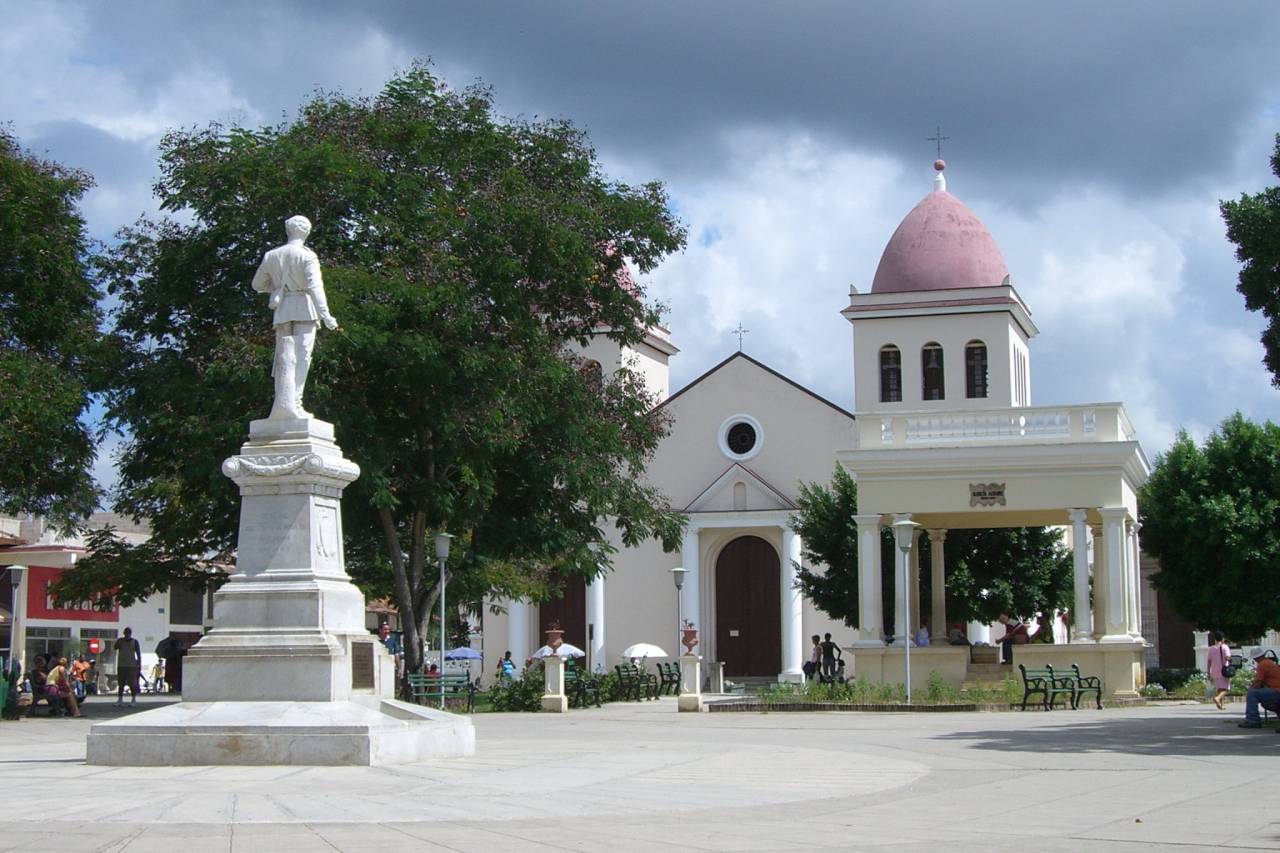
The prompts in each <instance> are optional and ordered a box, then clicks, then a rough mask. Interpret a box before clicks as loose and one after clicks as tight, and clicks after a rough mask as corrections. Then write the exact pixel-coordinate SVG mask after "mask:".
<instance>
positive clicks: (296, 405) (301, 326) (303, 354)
mask: <svg viewBox="0 0 1280 853" xmlns="http://www.w3.org/2000/svg"><path fill="white" fill-rule="evenodd" d="M284 230H285V233H286V234H287V235H288V237H289V242H287V243H285V244H284V245H283V246H277V247H276V248H274V249H272V250H271V251H269V252H267V254H266V255H265V256H264V257H263V258H262V263H261V264H260V265H259V266H258V272H257V273H256V274H255V275H254V277H253V289H254V290H256V291H258V292H260V293H270V294H271V298H270V300H268V303H267V304H268V306H269V307H271V308H272V309H274V310H275V317H274V319H273V320H272V322H273V323H274V324H275V329H276V358H275V363H274V364H273V365H272V367H271V375H272V376H273V377H275V390H276V399H275V404H274V405H272V407H271V414H269V415H267V417H268V419H282V418H310V417H313V416H312V414H311V413H310V412H308V411H307V410H306V409H304V408H302V391H303V389H304V388H305V387H306V384H307V372H308V371H309V370H310V369H311V350H312V348H313V347H314V346H315V342H316V327H317V326H318V325H319V324H320V323H324V325H325V328H327V329H337V328H338V321H337V320H335V319H334V317H333V315H332V314H330V313H329V304H328V303H327V302H326V301H325V298H324V282H323V281H322V280H321V278H320V259H319V258H317V257H316V253H315V252H313V251H311V250H310V249H308V248H307V247H306V246H304V245H303V243H304V242H306V239H307V235H308V234H310V233H311V220H309V219H307V218H306V217H305V216H291V217H289V218H288V219H286V220H285V222H284Z"/></svg>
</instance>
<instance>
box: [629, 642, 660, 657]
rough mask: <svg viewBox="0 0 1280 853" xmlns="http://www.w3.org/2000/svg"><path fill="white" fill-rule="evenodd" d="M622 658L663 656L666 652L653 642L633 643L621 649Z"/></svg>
mask: <svg viewBox="0 0 1280 853" xmlns="http://www.w3.org/2000/svg"><path fill="white" fill-rule="evenodd" d="M622 656H623V657H624V658H665V657H667V653H666V652H664V651H663V650H662V649H661V648H660V647H658V646H655V645H654V644H653V643H635V644H633V645H630V646H627V647H626V648H625V649H623V650H622Z"/></svg>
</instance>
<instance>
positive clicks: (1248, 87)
mask: <svg viewBox="0 0 1280 853" xmlns="http://www.w3.org/2000/svg"><path fill="white" fill-rule="evenodd" d="M144 8H145V12H143V11H139V12H138V13H135V14H130V13H128V12H125V11H124V10H123V9H122V8H121V6H120V5H119V4H100V5H97V6H96V7H95V8H93V9H92V14H94V15H95V16H96V21H95V26H96V28H98V29H101V30H103V31H104V33H109V34H110V36H109V37H108V38H104V39H102V40H101V41H100V42H99V43H100V44H101V45H103V47H101V48H100V52H101V54H102V55H101V57H100V58H101V59H102V60H103V61H114V62H118V63H120V64H121V65H122V66H123V67H125V68H126V73H127V74H129V75H130V77H131V78H132V79H133V81H134V82H135V84H137V85H139V86H142V87H145V86H146V85H148V83H149V82H153V81H158V80H159V79H161V78H162V77H163V76H164V75H165V74H166V73H168V71H169V70H170V69H172V68H173V67H174V63H178V64H181V63H183V62H197V63H200V64H202V65H205V66H209V67H214V68H216V69H218V70H219V71H220V72H222V73H226V74H228V75H230V76H231V77H232V79H233V80H235V82H236V88H237V89H238V90H239V91H241V92H242V93H245V94H246V95H247V96H248V97H249V98H250V99H252V101H253V102H254V105H255V106H256V107H258V108H259V109H260V110H261V112H262V113H263V115H265V116H268V117H269V118H274V117H276V116H278V115H279V114H280V113H281V111H285V110H290V109H292V108H294V107H296V106H297V104H298V103H299V101H300V100H301V98H302V97H303V95H304V94H305V93H306V92H308V91H310V90H311V89H313V88H315V87H317V86H320V87H335V86H341V87H342V88H344V89H347V90H351V89H352V88H355V87H357V86H364V87H367V88H376V86H377V83H378V81H379V79H380V78H378V77H377V76H376V75H369V74H368V69H364V68H361V67H360V61H359V60H358V59H357V58H356V54H354V53H347V52H346V51H349V50H352V49H354V47H355V45H356V44H357V43H358V42H359V41H360V40H361V39H362V38H365V37H367V36H368V35H370V34H371V33H373V32H375V31H378V32H381V33H383V34H385V35H386V37H387V38H388V39H389V40H390V41H391V43H392V44H394V45H395V46H396V47H398V48H400V49H401V50H403V51H405V52H406V53H407V54H408V55H410V56H430V57H434V58H435V59H436V60H438V61H439V63H440V64H441V66H442V67H444V68H459V67H461V68H466V69H468V70H469V71H472V72H474V73H475V74H477V75H478V76H480V77H481V78H482V79H483V80H484V81H485V82H487V83H490V84H492V85H494V87H495V90H496V93H497V96H498V98H499V101H500V103H501V105H502V106H503V107H504V108H505V109H507V110H509V111H511V112H520V113H526V114H527V113H533V112H538V113H542V114H550V115H559V116H566V117H569V118H571V119H573V120H574V121H575V122H576V123H578V124H579V125H581V126H584V127H587V128H588V129H589V130H590V132H591V134H592V138H593V140H595V141H596V143H597V144H598V145H600V146H601V147H602V148H605V149H608V150H610V151H614V152H617V153H619V154H621V155H623V156H628V157H634V158H637V159H640V160H643V161H646V162H648V163H652V164H654V166H655V167H657V168H658V170H659V171H660V173H661V175H662V176H663V177H669V178H675V177H677V176H680V175H685V174H690V173H702V174H705V173H706V171H707V170H708V169H711V170H714V169H715V168H716V164H717V162H719V160H720V158H721V155H722V151H721V149H720V145H719V141H720V139H721V134H722V133H723V132H724V131H725V130H726V129H732V128H737V127H751V126H775V127H777V126H781V127H793V128H802V129H805V130H808V131H810V132H813V133H815V134H818V135H820V136H824V137H828V138H834V139H838V140H841V141H843V142H844V143H845V144H847V145H850V146H853V147H857V148H860V149H863V150H869V151H873V152H880V153H887V154H889V155H891V156H893V157H894V158H896V159H908V160H914V159H922V160H927V159H930V158H931V155H932V150H931V145H930V143H929V142H927V141H926V139H925V137H927V136H929V135H930V134H931V132H932V130H933V127H934V125H935V124H936V123H941V124H942V126H943V131H944V133H946V134H948V135H950V136H951V137H952V140H951V142H949V143H948V144H947V145H946V147H945V149H944V156H948V155H949V156H950V157H951V159H952V161H953V164H954V165H957V166H958V165H959V164H960V163H963V164H964V169H965V172H966V174H973V176H975V177H982V178H983V179H984V182H987V181H992V180H995V179H997V178H998V179H999V180H1000V181H1002V182H1003V183H1004V184H1005V186H1006V187H1008V188H1009V189H1010V190H1012V191H1013V192H1012V195H1013V196H1014V197H1015V198H1017V197H1018V196H1024V195H1026V194H1027V193H1026V192H1025V191H1026V190H1029V189H1030V188H1031V187H1033V186H1035V185H1038V184H1039V182H1040V176H1041V175H1043V174H1044V173H1045V172H1046V171H1047V170H1052V172H1053V173H1054V174H1055V175H1056V176H1058V177H1059V178H1071V177H1079V178H1086V179H1088V180H1090V181H1104V182H1108V183H1112V184H1115V185H1118V186H1121V187H1123V188H1124V189H1125V190H1126V191H1129V192H1137V193H1144V192H1146V191H1148V190H1151V189H1153V188H1155V189H1160V188H1167V186H1168V185H1169V183H1170V182H1175V183H1176V182H1180V181H1188V180H1195V179H1197V178H1199V177H1202V176H1204V175H1206V174H1214V173H1217V172H1219V171H1221V170H1224V169H1226V168H1227V167H1228V166H1229V165H1230V157H1231V155H1232V152H1233V151H1234V150H1236V149H1237V148H1238V146H1239V143H1240V140H1239V134H1240V133H1241V132H1242V130H1243V128H1244V126H1245V123H1246V121H1247V119H1248V118H1249V117H1250V116H1252V115H1254V114H1256V112H1257V111H1258V110H1259V109H1260V108H1261V107H1262V106H1263V104H1264V103H1265V102H1266V101H1267V99H1271V98H1274V97H1275V96H1276V92H1277V89H1276V86H1275V82H1274V81H1275V80H1276V79H1277V75H1276V71H1277V70H1278V66H1280V62H1278V61H1277V58H1276V57H1277V52H1276V51H1275V48H1274V45H1275V44H1276V42H1277V35H1280V27H1278V26H1277V15H1276V11H1275V7H1274V4H1272V3H1269V2H1252V3H1230V4H1213V5H1210V4H1203V3H1170V2H1147V3H1114V2H1106V3H1072V4H1052V5H1051V4H1043V3H1035V4H1013V3H1002V4H996V3H982V2H966V3H940V2H935V3H892V4H890V3H863V4H850V3H847V2H806V3H795V4H782V3H763V2H732V3H729V2H724V3H689V2H687V1H686V2H643V3H601V2H587V0H580V2H559V3H506V4H489V3H476V2H466V3H432V4H420V3H417V2H401V3H380V4H369V5H368V6H365V5H356V4H348V3H331V4H325V3H306V4H263V3H253V4H237V3H223V4H219V5H218V6H217V7H216V9H217V11H216V18H215V19H212V20H204V21H193V20H192V19H191V8H190V7H186V6H180V5H175V4H164V5H158V4H147V5H146V6H145V7H144ZM451 82H453V83H455V84H465V83H468V82H471V81H469V80H453V81H451ZM1020 189H1021V190H1024V192H1019V190H1020Z"/></svg>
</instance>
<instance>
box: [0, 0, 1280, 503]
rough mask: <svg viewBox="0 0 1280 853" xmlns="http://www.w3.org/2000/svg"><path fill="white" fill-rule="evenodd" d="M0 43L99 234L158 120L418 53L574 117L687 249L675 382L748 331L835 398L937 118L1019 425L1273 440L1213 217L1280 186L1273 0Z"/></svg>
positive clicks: (123, 197)
mask: <svg viewBox="0 0 1280 853" xmlns="http://www.w3.org/2000/svg"><path fill="white" fill-rule="evenodd" d="M366 7H367V8H366ZM0 20H2V21H4V22H5V25H4V26H3V27H0V80H2V81H3V85H2V86H0V121H6V122H9V123H10V124H11V126H12V128H13V130H14V131H15V132H16V133H17V134H18V136H19V138H20V139H21V140H22V142H23V143H24V144H25V145H26V146H27V147H28V148H31V149H33V150H36V151H39V152H47V153H48V154H49V155H50V156H52V157H54V158H56V159H59V160H62V161H64V162H66V163H69V164H74V165H77V166H81V167H84V168H87V169H89V170H90V171H91V172H93V174H94V175H95V176H96V178H97V180H98V188H97V189H95V190H94V191H93V193H92V194H91V195H90V196H89V198H88V199H87V201H86V206H85V207H86V215H87V216H88V219H89V222H90V226H91V228H92V230H93V232H94V234H95V235H96V236H98V237H102V238H104V239H105V238H109V237H110V235H111V234H112V233H113V232H114V231H115V230H116V229H117V228H119V227H120V226H121V225H124V224H126V223H129V222H131V221H133V220H134V219H135V218H136V217H137V216H138V215H139V214H141V213H143V212H144V211H149V210H152V209H153V202H152V200H151V198H150V190H149V187H150V183H151V180H152V178H153V176H154V174H155V145H156V142H157V140H158V139H159V137H160V135H161V134H163V133H164V131H165V130H166V129H167V128H171V127H176V126H191V125H197V124H204V123H206V122H209V121H211V120H218V121H222V122H240V123H271V122H275V121H277V120H278V119H279V118H280V117H281V116H287V115H288V114H290V112H291V111H292V110H293V109H295V108H296V107H297V106H298V105H299V104H300V103H301V102H302V101H303V100H304V99H305V98H306V97H307V96H308V95H309V94H310V93H311V92H313V91H314V90H316V89H317V88H322V89H341V90H344V91H346V92H349V93H372V92H375V91H377V89H378V88H379V87H380V86H381V84H382V83H383V82H384V81H385V80H386V78H387V77H388V76H389V75H391V74H392V73H394V72H395V71H396V70H397V69H402V68H404V67H405V66H406V65H408V63H410V62H411V61H412V60H414V59H415V58H425V57H429V58H430V59H431V60H432V61H433V62H434V63H435V66H436V68H437V70H438V71H439V73H441V74H442V75H443V76H444V77H445V78H446V79H447V80H449V81H450V82H451V83H452V84H454V85H457V86H463V85H466V84H469V83H472V82H475V81H477V80H479V81H483V82H484V83H487V84H490V85H492V86H493V88H494V90H495V93H496V96H497V100H498V103H499V105H500V107H501V109H502V110H503V112H504V113H506V114H508V115H521V116H526V117H529V116H557V117H567V118H569V119H571V120H573V121H574V122H575V123H576V124H578V125H579V126H581V127H584V128H586V129H587V130H588V131H589V133H590V135H591V138H592V140H593V142H594V143H595V145H596V146H597V148H598V150H599V152H600V156H601V159H602V161H603V163H604V164H605V167H606V170H607V171H608V172H609V173H610V174H611V175H613V176H616V177H618V178H620V179H623V180H630V181H639V180H649V179H653V178H657V179H660V180H662V181H664V182H666V184H667V185H668V187H669V189H670V191H671V194H672V197H673V199H674V202H675V204H676V206H677V208H678V211H679V214H680V216H681V218H682V219H683V220H684V222H685V223H686V224H687V225H688V226H689V234H690V239H689V246H688V248H687V249H686V250H685V251H684V252H683V253H682V254H680V255H678V256H675V257H672V258H671V259H669V260H668V261H667V262H666V263H665V264H664V265H663V266H662V267H661V268H659V269H658V270H657V271H655V272H654V273H653V274H652V275H650V276H649V277H648V280H647V285H648V287H649V289H650V292H651V293H652V294H653V295H654V296H656V297H657V298H658V299H660V300H662V301H664V302H665V303H667V304H668V305H669V306H670V316H669V322H670V326H671V329H672V333H673V335H674V337H675V340H676V342H677V344H678V345H679V346H680V347H681V348H682V349H683V352H682V353H681V354H680V355H679V356H677V357H676V358H675V359H674V361H673V363H672V373H673V385H674V386H675V387H679V386H681V385H683V384H685V383H686V382H688V381H689V380H691V379H693V378H694V377H696V376H697V375H698V374H700V373H701V372H702V371H704V370H705V369H706V368H708V367H710V366H711V365H713V364H715V363H716V362H717V361H719V360H720V359H722V358H724V357H725V356H727V355H728V354H730V353H731V352H732V351H733V350H734V349H736V348H737V339H736V338H735V337H734V336H733V335H732V334H731V333H730V329H732V328H733V327H734V326H736V325H737V324H738V323H739V322H741V323H742V324H743V325H744V326H745V327H746V328H748V329H749V330H750V334H748V335H747V337H746V344H745V349H746V350H747V351H748V352H749V353H750V354H752V355H754V356H756V357H757V358H760V359H761V360H763V361H765V362H766V363H768V364H770V365H771V366H773V367H775V368H776V369H778V370H780V371H781V372H783V373H785V374H787V375H789V376H791V377H793V378H794V379H796V380H798V381H800V382H802V383H804V384H805V385H807V386H809V387H811V388H813V389H814V390H815V391H817V392H818V393H820V394H823V395H824V396H827V397H829V398H831V399H832V400H834V401H836V402H838V403H841V404H843V405H846V406H851V405H852V399H853V389H852V377H851V370H850V360H851V351H852V348H851V339H850V333H849V329H848V325H847V323H846V322H845V321H844V320H843V319H841V318H840V316H839V314H838V311H839V310H840V309H841V308H842V307H843V306H844V305H845V304H846V302H847V293H848V290H849V287H850V285H853V286H856V287H858V288H859V289H860V290H865V289H867V288H868V287H869V286H870V283H871V279H872V277H873V276H874V274H875V269H876V264H877V262H878V261H879V257H880V252H881V251H882V249H883V248H884V244H885V242H886V241H887V240H888V238H889V235H890V234H891V233H892V232H893V229H894V228H895V227H896V226H897V224H898V222H899V220H901V218H902V217H903V216H904V215H905V214H906V212H907V211H908V210H909V209H910V208H911V207H912V205H914V204H915V202H916V201H918V200H919V198H920V197H922V196H923V195H924V194H925V193H926V192H928V191H929V189H930V187H931V180H932V177H933V172H932V170H931V163H932V161H933V159H934V156H935V152H934V147H933V143H932V142H929V141H927V137H929V136H931V135H932V134H933V130H934V128H935V126H937V125H941V126H942V128H943V132H944V134H946V135H948V136H950V137H951V139H950V141H948V142H946V143H945V147H944V149H943V156H944V157H945V158H946V160H947V161H948V164H949V165H948V169H947V176H948V184H949V189H950V190H951V191H952V192H953V193H955V194H956V195H957V196H958V197H959V198H961V199H962V200H963V201H964V202H965V203H966V204H968V205H969V206H970V207H971V208H972V209H973V210H974V211H975V212H976V213H977V214H978V216H979V217H980V218H982V219H983V220H984V221H985V222H986V224H987V226H988V227H989V228H990V230H991V232H992V233H993V234H994V235H995V238H996V240H997V242H998V243H999V244H1000V246H1001V248H1002V250H1003V252H1004V254H1005V258H1006V260H1007V262H1008V266H1009V268H1010V270H1011V272H1012V275H1013V280H1014V283H1015V285H1016V286H1017V287H1018V289H1019V291H1020V292H1021V293H1022V295H1023V297H1024V298H1025V299H1026V300H1027V302H1028V303H1029V305H1030V307H1031V309H1032V312H1033V315H1034V317H1035V320H1036V322H1037V324H1038V325H1039V327H1040V330H1041V336H1040V337H1039V338H1038V339H1037V340H1036V341H1034V342H1033V344H1032V354H1033V389H1032V396H1033V402H1035V403H1040V404H1053V403H1073V402H1089V401H1104V400H1123V401H1124V402H1125V403H1126V404H1127V405H1128V407H1129V411H1130V413H1131V415H1132V416H1133V419H1134V421H1135V423H1136V425H1137V427H1138V430H1139V433H1140V437H1141V438H1142V441H1143V444H1144V445H1145V447H1146V449H1147V451H1148V453H1149V454H1152V455H1154V454H1155V453H1158V452H1159V451H1160V450H1162V449H1163V448H1164V447H1166V446H1167V445H1168V443H1169V442H1170V441H1171V440H1172V438H1173V436H1174V435H1175V433H1176V431H1177V430H1178V428H1179V427H1181V426H1185V427H1186V428H1188V429H1189V430H1190V431H1191V432H1192V433H1193V434H1196V435H1203V434H1204V433H1205V432H1207V431H1208V430H1209V429H1211V428H1212V427H1213V425H1214V424H1216V423H1217V422H1218V421H1220V420H1221V419H1222V418H1223V417H1225V416H1226V415H1228V414H1229V413H1231V412H1232V411H1234V410H1236V409H1240V410H1242V411H1244V412H1245V413H1246V414H1247V415H1249V416H1252V417H1256V418H1273V419H1277V420H1280V391H1276V390H1274V389H1273V388H1272V387H1271V386H1270V382H1269V377H1268V376H1267V374H1266V373H1265V371H1264V369H1263V368H1262V366H1261V357H1262V349H1261V346H1260V344H1259V343H1258V334H1259V331H1260V329H1261V322H1260V320H1259V319H1258V318H1257V317H1256V316H1253V315H1249V314H1247V313H1246V312H1245V310H1244V307H1243V303H1242V299H1241V297H1240V296H1239V295H1238V294H1237V293H1236V292H1235V274H1236V262H1235V260H1234V257H1233V254H1232V247H1231V246H1230V245H1229V244H1228V243H1227V242H1226V240H1225V238H1224V236H1223V227H1222V223H1221V220H1220V218H1219V216H1218V212H1217V203H1218V200H1219V199H1221V198H1230V197H1234V196H1236V195H1238V194H1239V193H1241V192H1253V191H1257V190H1258V189H1260V188H1261V187H1263V186H1265V185H1267V184H1268V182H1271V183H1274V182H1275V179H1274V178H1273V176H1271V175H1270V173H1269V171H1268V167H1267V158H1268V155H1269V154H1270V151H1271V149H1272V147H1273V145H1274V135H1275V133H1276V132H1277V131H1280V74H1278V73H1277V71H1280V67H1278V66H1280V51H1277V50H1276V47H1275V46H1276V45H1277V44H1280V15H1277V12H1276V9H1275V5H1274V3H1271V2H1233V3H1228V4H1205V3H1180V2H1170V0H1163V1H1162V2H1149V3H1144V2H1128V3H1123V4H1117V3H1114V2H1102V3H1093V2H1076V3H1070V4H1042V3H1036V4H1028V3H1012V2H1009V3H985V2H977V1H976V0H967V2H965V3H954V2H952V3H942V2H894V3H885V2H878V3H851V2H847V0H844V1H843V2H825V1H824V2H818V1H817V0H809V2H800V3H783V2H774V3H764V2H750V0H735V2H727V0H726V2H690V0H676V2H665V0H646V2H634V0H633V1H632V2H605V0H581V2H568V1H567V0H564V1H563V2H520V3H514V2H509V3H486V2H480V1H479V0H465V2H456V3H446V2H437V3H430V4H425V3H418V2H403V3H392V2H386V3H378V2H370V3H368V4H355V3H327V2H318V1H317V0H313V2H309V3H291V2H279V0H273V2H269V3H264V2H260V0H259V2H254V3H240V2H232V0H224V1H223V2H219V3H217V4H203V5H196V4H187V3H150V4H141V3H129V2H118V0H113V2H106V0H97V2H84V3H58V2H41V3H30V2H25V3H19V2H9V0H0ZM101 475H102V476H103V478H104V479H110V475H109V474H108V473H107V472H106V470H105V468H104V470H103V471H102V472H101Z"/></svg>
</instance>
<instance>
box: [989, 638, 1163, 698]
mask: <svg viewBox="0 0 1280 853" xmlns="http://www.w3.org/2000/svg"><path fill="white" fill-rule="evenodd" d="M1146 651H1147V648H1146V643H1141V642H1131V643H1067V644H1065V645H1060V646H1059V645H1051V644H1040V643H1032V644H1030V645H1026V646H1014V647H1013V664H1014V665H1013V666H1012V667H1011V668H1010V669H1011V671H1012V674H1013V675H1014V676H1015V677H1016V676H1017V675H1018V664H1022V665H1023V666H1025V667H1027V668H1028V669H1030V668H1031V667H1043V666H1046V665H1048V666H1052V667H1053V668H1054V669H1059V668H1061V669H1070V668H1071V664H1073V663H1074V664H1079V666H1080V674H1081V675H1096V676H1098V677H1100V678H1101V679H1102V695H1103V696H1112V697H1116V698H1121V699H1123V698H1132V697H1134V696H1137V695H1138V688H1139V687H1142V686H1143V685H1145V684H1146V683H1147V666H1146Z"/></svg>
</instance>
